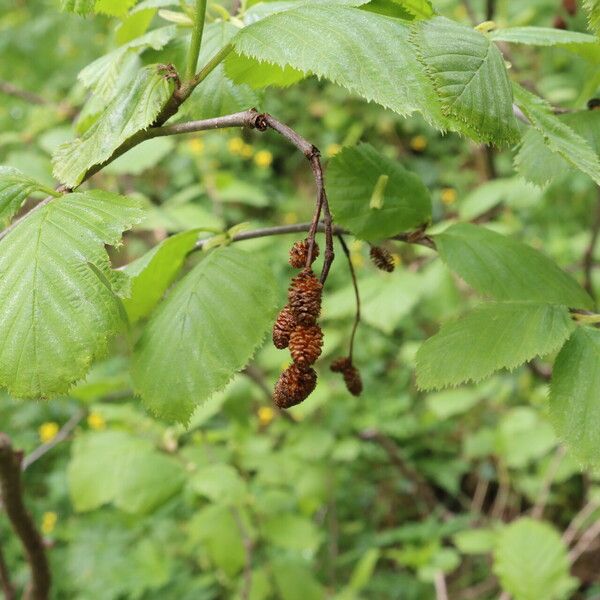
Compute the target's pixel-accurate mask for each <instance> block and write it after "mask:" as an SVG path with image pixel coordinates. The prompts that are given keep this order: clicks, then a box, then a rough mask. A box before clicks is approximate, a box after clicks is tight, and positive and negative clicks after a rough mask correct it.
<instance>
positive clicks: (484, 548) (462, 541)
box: [452, 528, 496, 554]
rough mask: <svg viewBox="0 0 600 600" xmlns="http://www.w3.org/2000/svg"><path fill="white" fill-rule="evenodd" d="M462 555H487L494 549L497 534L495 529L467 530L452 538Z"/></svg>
mask: <svg viewBox="0 0 600 600" xmlns="http://www.w3.org/2000/svg"><path fill="white" fill-rule="evenodd" d="M452 541H453V542H454V545H455V546H456V547H457V548H458V549H459V550H460V551H461V552H462V554H487V553H488V552H491V551H492V549H493V548H494V544H495V542H496V532H495V531H494V530H493V529H484V528H480V529H467V530H465V531H460V532H458V533H457V534H455V535H454V536H453V537H452Z"/></svg>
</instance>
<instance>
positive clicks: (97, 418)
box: [87, 412, 106, 429]
mask: <svg viewBox="0 0 600 600" xmlns="http://www.w3.org/2000/svg"><path fill="white" fill-rule="evenodd" d="M87 424H88V426H89V428H90V429H104V428H105V427H106V421H105V420H104V417H103V416H102V415H101V414H99V413H97V412H91V413H90V414H89V415H88V418H87Z"/></svg>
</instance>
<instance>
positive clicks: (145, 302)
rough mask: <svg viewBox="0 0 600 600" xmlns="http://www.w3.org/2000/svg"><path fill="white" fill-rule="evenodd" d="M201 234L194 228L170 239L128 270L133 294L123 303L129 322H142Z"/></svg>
mask: <svg viewBox="0 0 600 600" xmlns="http://www.w3.org/2000/svg"><path fill="white" fill-rule="evenodd" d="M199 231H200V230H198V229H194V230H191V231H185V232H183V233H179V234H177V235H174V236H171V237H169V238H167V239H166V240H164V241H163V242H161V243H160V244H158V245H157V246H155V247H154V248H152V250H150V251H149V252H147V253H146V254H144V256H142V257H140V258H138V259H137V260H136V261H134V262H132V263H130V264H128V265H127V266H126V267H125V269H124V271H125V273H127V275H129V277H130V279H131V291H130V294H129V297H128V298H125V299H124V300H123V304H124V305H125V309H126V310H127V315H128V316H129V320H130V322H132V323H134V322H136V321H139V320H140V319H142V318H143V317H146V316H148V315H149V314H150V313H151V312H152V310H153V308H154V307H155V306H156V305H157V304H158V302H159V301H160V299H161V298H162V296H163V294H164V293H165V291H166V290H167V288H168V287H169V286H170V285H171V284H172V283H173V281H174V280H175V277H177V274H178V273H179V271H180V270H181V267H182V266H183V263H184V261H185V257H186V256H187V255H188V253H189V252H190V250H192V248H193V247H194V244H195V243H196V240H197V239H198V232H199Z"/></svg>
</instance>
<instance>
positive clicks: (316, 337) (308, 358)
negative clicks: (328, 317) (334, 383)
mask: <svg viewBox="0 0 600 600" xmlns="http://www.w3.org/2000/svg"><path fill="white" fill-rule="evenodd" d="M322 348H323V332H322V331H321V328H320V327H319V326H318V325H298V326H297V327H296V328H295V329H294V331H292V335H291V336H290V354H291V355H292V359H293V360H294V362H295V363H296V364H297V365H298V366H299V367H301V368H303V369H306V368H307V367H310V365H313V364H315V362H316V360H317V358H319V356H321V349H322Z"/></svg>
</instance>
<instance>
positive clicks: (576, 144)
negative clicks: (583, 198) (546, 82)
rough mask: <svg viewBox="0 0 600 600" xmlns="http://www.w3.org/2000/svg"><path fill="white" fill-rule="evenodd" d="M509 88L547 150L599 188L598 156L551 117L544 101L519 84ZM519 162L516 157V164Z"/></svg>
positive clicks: (553, 116)
mask: <svg viewBox="0 0 600 600" xmlns="http://www.w3.org/2000/svg"><path fill="white" fill-rule="evenodd" d="M513 87H514V91H515V102H516V103H517V104H518V106H519V108H520V109H521V110H522V111H523V113H524V114H525V116H526V117H527V118H528V119H529V121H530V122H531V125H532V127H533V128H534V129H535V130H537V131H538V132H539V134H540V135H541V136H542V137H543V139H544V142H545V144H546V145H547V146H548V148H549V149H550V150H551V151H552V152H554V153H556V154H558V155H559V156H560V157H562V158H563V159H564V160H565V161H566V162H567V163H569V164H570V165H571V166H572V167H575V168H576V169H579V170H580V171H583V172H584V173H585V174H586V175H589V176H590V177H591V178H592V179H593V180H594V181H595V182H596V183H597V184H599V185H600V157H599V156H598V154H597V153H596V152H595V151H594V149H593V148H592V146H591V145H590V144H589V143H588V141H587V140H586V139H585V138H584V137H582V136H581V135H579V134H577V133H576V132H575V131H574V130H573V129H572V128H571V127H569V126H568V125H566V124H565V123H563V122H562V121H561V120H560V119H558V118H557V117H556V116H555V115H553V114H552V112H551V109H550V107H549V106H548V105H547V104H546V102H545V101H544V100H542V99H541V98H539V97H538V96H535V95H534V94H532V93H531V92H529V91H527V90H525V89H524V88H522V87H521V86H519V85H516V84H515V85H514V86H513ZM521 160H522V158H521V159H520V158H519V157H517V159H516V161H517V164H519V162H520V161H521ZM549 173H550V172H549Z"/></svg>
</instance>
